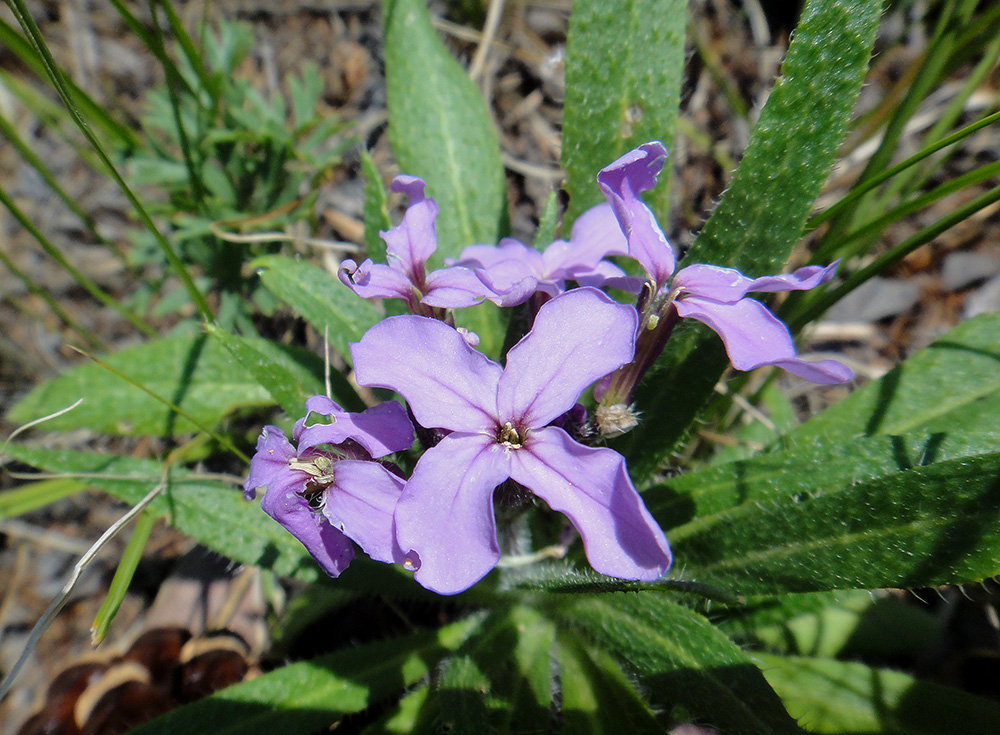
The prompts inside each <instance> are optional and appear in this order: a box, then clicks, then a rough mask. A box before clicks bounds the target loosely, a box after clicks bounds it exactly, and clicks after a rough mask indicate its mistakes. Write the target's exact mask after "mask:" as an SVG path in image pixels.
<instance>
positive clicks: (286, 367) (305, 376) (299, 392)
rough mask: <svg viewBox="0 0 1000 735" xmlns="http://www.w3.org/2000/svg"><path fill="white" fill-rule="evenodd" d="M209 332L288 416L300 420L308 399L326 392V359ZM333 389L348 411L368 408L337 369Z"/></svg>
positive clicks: (291, 348) (287, 347) (211, 328)
mask: <svg viewBox="0 0 1000 735" xmlns="http://www.w3.org/2000/svg"><path fill="white" fill-rule="evenodd" d="M207 329H208V333H209V334H210V335H211V336H212V339H214V340H217V341H218V342H220V343H221V344H222V346H223V347H225V348H226V349H227V350H228V351H229V353H230V354H231V355H232V356H233V358H234V360H235V363H236V364H237V365H239V366H240V368H241V369H242V370H246V371H247V372H249V374H250V375H252V376H253V377H254V379H256V380H257V382H258V383H260V384H261V385H262V386H264V388H265V389H266V390H267V391H268V393H270V394H271V397H272V398H273V399H274V401H275V403H277V404H278V405H279V406H281V407H282V408H283V409H284V411H285V413H287V414H288V415H289V416H291V417H294V418H299V417H301V416H302V415H303V413H304V412H305V405H306V399H307V398H310V397H311V396H315V395H320V394H321V393H323V391H324V383H323V377H322V376H323V360H322V358H320V357H319V356H318V355H316V354H315V353H313V352H310V351H309V350H307V349H304V348H301V347H296V346H294V345H283V344H280V343H278V342H271V341H270V340H266V339H257V338H254V337H239V336H237V335H235V334H229V333H228V332H227V331H225V330H224V329H221V328H219V327H217V326H215V325H209V326H208V327H207ZM330 388H331V392H332V394H333V395H332V396H331V397H332V398H333V399H334V400H336V401H337V403H339V404H340V405H341V406H343V407H344V408H345V409H347V410H348V411H363V410H364V409H365V404H364V403H363V402H362V400H361V399H360V398H359V397H358V394H357V392H355V390H354V389H353V388H352V387H351V384H350V383H348V382H347V379H346V378H345V377H344V376H343V375H342V374H341V373H340V372H338V371H337V370H331V372H330Z"/></svg>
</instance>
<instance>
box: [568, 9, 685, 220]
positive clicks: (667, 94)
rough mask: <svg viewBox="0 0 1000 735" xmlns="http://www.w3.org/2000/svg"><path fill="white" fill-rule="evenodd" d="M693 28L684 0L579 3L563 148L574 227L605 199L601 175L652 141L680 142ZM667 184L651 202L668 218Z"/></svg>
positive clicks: (572, 27) (570, 44)
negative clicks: (687, 44)
mask: <svg viewBox="0 0 1000 735" xmlns="http://www.w3.org/2000/svg"><path fill="white" fill-rule="evenodd" d="M686 23H687V2H685V0H610V1H609V0H575V2H574V3H573V13H572V14H571V15H570V20H569V38H568V40H567V44H566V112H565V115H564V121H563V145H562V159H563V167H564V168H565V169H566V176H567V182H566V189H567V191H568V192H569V195H570V204H569V214H568V215H567V217H566V222H567V224H571V223H572V222H573V220H574V219H575V218H576V217H577V216H579V214H580V213H581V212H583V211H584V210H585V209H587V208H588V207H591V206H593V205H595V204H600V203H601V202H603V201H604V198H603V197H602V195H601V192H600V190H599V189H598V188H597V172H598V171H600V170H601V169H602V168H604V167H605V166H607V165H608V164H609V163H611V162H612V161H614V160H616V159H617V158H618V157H619V156H621V155H622V154H623V153H625V152H627V151H630V150H632V149H633V148H636V147H638V146H639V145H640V144H642V143H646V142H647V141H650V140H660V141H663V143H664V144H665V145H666V146H667V147H668V148H670V147H671V145H672V144H673V140H674V128H675V127H676V124H677V109H678V107H679V105H680V89H681V71H682V70H683V68H684V29H685V25H686ZM664 178H666V177H664ZM666 183H667V182H666V181H664V182H662V183H661V184H660V186H658V187H657V188H656V191H655V192H653V193H652V194H651V196H650V199H649V205H650V206H651V207H652V209H653V211H654V212H655V213H656V214H657V215H658V216H659V217H662V218H663V220H664V221H666V217H667V215H668V213H669V211H670V208H669V199H668V195H669V191H668V189H667V186H666Z"/></svg>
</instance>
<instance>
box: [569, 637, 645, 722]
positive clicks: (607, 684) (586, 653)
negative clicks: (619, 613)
mask: <svg viewBox="0 0 1000 735" xmlns="http://www.w3.org/2000/svg"><path fill="white" fill-rule="evenodd" d="M556 660H557V661H558V663H559V682H560V684H561V687H560V692H561V694H562V697H561V702H560V716H561V718H562V722H563V732H566V733H573V734H574V735H577V734H580V735H583V734H584V733H592V734H593V735H604V733H610V732H623V733H624V732H627V733H630V734H631V733H636V734H640V733H663V732H664V728H663V727H661V726H660V725H659V723H657V721H656V719H655V718H654V717H653V714H652V712H650V710H649V705H647V704H646V703H645V702H644V701H643V699H642V698H641V697H640V696H639V693H638V692H636V690H635V687H633V686H632V685H631V684H630V683H629V681H628V679H627V678H626V677H625V674H624V673H623V672H622V670H621V669H620V668H619V666H618V664H616V663H615V662H614V660H612V659H611V657H610V656H608V655H607V654H605V653H602V652H600V651H598V650H594V649H593V648H592V647H587V646H585V645H583V643H582V642H581V641H579V640H578V639H577V638H576V636H572V635H569V634H567V633H565V632H563V633H562V634H561V635H560V636H559V646H558V648H557V649H556Z"/></svg>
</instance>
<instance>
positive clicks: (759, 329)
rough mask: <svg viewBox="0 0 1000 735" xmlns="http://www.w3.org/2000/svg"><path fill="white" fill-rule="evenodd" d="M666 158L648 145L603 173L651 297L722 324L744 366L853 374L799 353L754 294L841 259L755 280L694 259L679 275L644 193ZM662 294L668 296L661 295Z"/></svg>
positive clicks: (812, 276)
mask: <svg viewBox="0 0 1000 735" xmlns="http://www.w3.org/2000/svg"><path fill="white" fill-rule="evenodd" d="M666 156H667V151H666V148H664V147H663V144H662V143H660V142H658V141H654V142H652V143H646V144H644V145H641V146H639V147H638V148H636V149H635V150H632V151H630V152H628V153H626V154H625V155H624V156H622V157H621V158H619V159H618V160H617V161H615V162H614V163H612V164H611V165H610V166H608V167H606V168H605V169H603V170H602V171H601V172H600V173H599V174H598V175H597V181H598V184H599V185H600V187H601V190H602V191H603V192H604V195H605V196H606V197H607V199H608V202H609V203H610V204H611V207H612V209H613V211H614V213H615V216H616V217H617V219H618V223H619V225H620V226H621V230H622V232H623V233H624V234H625V238H626V240H627V241H628V254H629V255H630V256H631V257H633V258H634V259H636V260H637V261H639V263H640V264H641V265H642V267H643V268H644V269H645V271H646V275H647V276H648V277H649V280H650V282H651V287H652V292H653V294H654V297H653V298H652V299H651V302H652V303H654V304H656V303H659V302H661V301H662V305H663V308H669V307H670V306H671V304H672V305H673V307H675V308H676V310H677V314H678V315H679V316H681V317H691V318H693V319H697V320H698V321H700V322H703V323H705V324H707V325H708V326H709V327H711V328H712V329H713V330H715V331H716V332H717V333H718V334H719V336H720V337H722V341H723V343H724V344H725V346H726V352H727V353H728V355H729V359H730V361H731V362H732V364H733V367H735V368H736V369H738V370H752V369H754V368H757V367H761V366H763V365H777V366H778V367H781V368H784V369H785V370H788V371H789V372H791V373H794V374H796V375H798V376H800V377H802V378H805V379H806V380H809V381H812V382H814V383H824V384H832V383H842V382H844V381H847V380H850V379H851V378H852V377H853V376H854V373H853V372H851V370H850V369H849V368H848V367H846V366H845V365H842V364H841V363H839V362H837V361H835V360H820V361H819V362H807V361H805V360H802V359H801V358H799V357H797V356H796V355H795V345H794V343H793V342H792V336H791V334H790V333H789V331H788V328H787V327H786V326H785V325H784V323H783V322H781V321H780V320H779V319H778V318H777V317H776V316H774V314H772V313H771V312H770V310H768V308H767V307H766V306H764V304H762V303H760V302H759V301H755V300H754V299H750V298H746V294H747V293H748V292H751V291H766V292H776V291H801V290H805V289H810V288H815V287H816V286H819V285H820V284H823V283H826V282H827V281H829V280H830V279H831V278H833V275H834V273H835V272H836V269H837V264H838V263H839V261H837V262H834V263H832V264H831V265H829V266H827V267H825V268H824V267H822V266H815V265H813V266H806V267H805V268H799V269H798V270H797V271H795V272H794V273H790V274H787V275H777V276H764V277H762V278H748V277H747V276H744V275H743V274H742V273H740V272H739V271H736V270H733V269H732V268H722V267H720V266H714V265H691V266H688V267H687V268H684V269H682V270H681V271H680V272H678V273H677V274H676V275H675V274H674V270H675V268H676V264H677V263H676V259H675V257H674V251H673V248H671V247H670V244H669V243H668V242H667V239H666V237H665V236H664V235H663V231H662V230H661V229H660V226H659V224H657V222H656V217H655V216H654V215H653V213H652V211H651V210H650V209H649V207H647V206H646V205H645V204H644V203H643V201H642V199H641V198H640V196H639V195H640V194H641V193H642V192H644V191H646V190H647V189H651V188H652V187H653V186H654V185H655V184H656V177H657V175H658V174H659V172H660V169H661V168H662V167H663V162H664V160H666ZM656 295H665V296H667V298H666V299H659V298H657V296H656ZM658 316H665V314H662V313H661V314H659V315H658ZM667 321H668V322H669V320H667ZM654 326H655V324H654Z"/></svg>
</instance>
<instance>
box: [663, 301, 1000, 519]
mask: <svg viewBox="0 0 1000 735" xmlns="http://www.w3.org/2000/svg"><path fill="white" fill-rule="evenodd" d="M998 344H1000V314H983V315H981V316H978V317H976V318H974V319H970V320H969V321H967V322H964V323H963V324H960V325H959V326H957V327H955V328H954V329H953V330H951V331H950V332H948V333H947V334H946V335H944V336H943V337H941V338H940V339H938V340H937V341H935V342H934V343H932V344H931V345H930V346H929V347H927V348H925V349H923V350H921V351H920V352H918V353H917V354H915V355H914V356H913V357H911V358H910V359H908V360H907V361H906V362H904V363H902V364H901V365H899V366H898V367H896V368H895V369H893V370H892V371H890V372H889V373H887V374H886V375H885V376H883V377H882V378H880V379H879V380H876V381H872V382H871V383H869V384H867V385H866V386H864V387H862V388H860V389H858V390H857V391H855V392H854V393H852V394H851V395H850V396H849V397H847V398H846V399H844V400H843V401H841V402H840V403H838V404H837V405H835V406H833V407H832V408H829V409H827V410H826V411H824V412H823V413H822V414H820V415H818V416H815V417H813V418H812V419H810V420H809V421H808V422H806V423H805V424H803V425H802V426H800V427H798V428H796V429H794V430H793V431H791V432H789V433H788V434H786V435H785V436H784V437H783V438H782V440H781V442H780V446H781V447H783V449H781V450H776V451H772V452H770V453H768V454H759V455H757V456H756V457H753V458H751V459H749V460H745V461H740V462H735V463H732V464H723V465H719V466H715V467H710V468H707V469H703V470H700V471H696V472H692V473H688V474H685V475H680V476H678V477H674V478H671V479H669V480H667V481H666V482H663V483H661V484H659V485H656V486H654V487H652V488H650V489H649V490H648V491H647V492H646V494H645V496H644V497H645V500H646V504H647V506H648V507H649V508H650V510H651V511H652V512H653V513H654V515H656V516H657V518H658V520H659V521H660V522H661V524H662V525H663V526H664V527H667V528H670V527H673V526H678V525H681V524H683V523H686V522H687V521H689V520H691V519H692V518H694V517H695V516H704V515H710V514H713V513H718V512H720V511H722V510H725V509H726V508H730V507H732V506H734V505H738V504H740V503H746V502H761V501H763V500H768V499H771V498H774V497H784V496H788V495H793V494H796V493H798V494H802V493H806V494H808V493H816V492H820V491H826V490H828V489H829V488H831V487H838V486H846V485H850V484H852V483H856V482H861V481H865V480H873V479H876V478H879V477H885V476H888V475H892V474H894V473H898V472H900V471H903V470H906V469H908V468H911V467H916V466H921V465H929V464H932V463H934V462H940V461H944V460H950V459H957V458H961V457H968V456H973V455H977V454H983V453H986V452H992V451H995V450H996V425H997V424H996V416H997V415H998V414H1000V371H998V370H997V366H998V363H1000V348H998V347H997V345H998ZM776 477H780V478H781V481H780V482H775V481H774V480H775V478H776Z"/></svg>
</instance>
